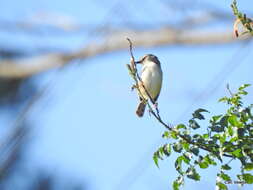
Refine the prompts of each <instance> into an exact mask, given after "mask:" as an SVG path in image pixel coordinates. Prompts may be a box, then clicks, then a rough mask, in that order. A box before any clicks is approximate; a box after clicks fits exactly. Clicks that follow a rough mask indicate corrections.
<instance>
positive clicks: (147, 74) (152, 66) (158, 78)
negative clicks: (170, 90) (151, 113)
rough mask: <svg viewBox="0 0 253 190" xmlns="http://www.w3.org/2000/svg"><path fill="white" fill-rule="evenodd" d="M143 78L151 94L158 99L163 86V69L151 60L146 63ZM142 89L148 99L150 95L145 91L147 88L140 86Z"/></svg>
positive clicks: (154, 98)
mask: <svg viewBox="0 0 253 190" xmlns="http://www.w3.org/2000/svg"><path fill="white" fill-rule="evenodd" d="M141 80H142V82H143V83H144V86H145V88H146V90H147V91H148V93H149V95H150V96H151V97H152V99H153V100H154V101H156V99H157V98H158V96H159V94H160V91H161V86H162V71H161V69H160V68H159V66H158V65H157V64H156V63H154V62H151V61H149V62H148V63H145V64H144V65H143V68H142V73H141ZM140 87H141V85H140ZM140 90H141V93H142V95H143V96H144V98H145V99H148V95H147V94H146V93H145V90H144V89H143V88H140Z"/></svg>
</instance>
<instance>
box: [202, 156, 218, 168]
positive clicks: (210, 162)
mask: <svg viewBox="0 0 253 190" xmlns="http://www.w3.org/2000/svg"><path fill="white" fill-rule="evenodd" d="M203 159H204V161H205V162H207V163H208V164H211V165H215V166H216V165H217V163H216V162H215V161H214V160H213V159H212V158H210V156H209V155H206V156H205V157H204V158H203Z"/></svg>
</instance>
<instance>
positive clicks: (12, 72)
mask: <svg viewBox="0 0 253 190" xmlns="http://www.w3.org/2000/svg"><path fill="white" fill-rule="evenodd" d="M154 34H155V35H154ZM126 36H129V37H130V38H131V39H135V46H136V47H146V48H148V47H157V46H166V45H176V44H179V45H203V44H224V43H231V42H234V41H235V40H236V39H235V37H233V35H232V31H225V32H222V33H218V32H214V31H211V32H201V31H196V30H193V31H190V30H187V31H182V30H174V29H171V28H161V29H157V30H149V31H125V32H119V33H116V32H115V33H113V34H111V35H110V36H109V37H107V39H106V41H104V42H102V43H91V44H89V45H88V46H86V47H85V48H81V49H80V50H77V51H76V52H73V53H69V54H66V53H54V54H45V55H40V56H36V57H29V58H25V59H18V60H16V59H15V60H14V59H6V60H3V61H1V62H0V77H6V78H25V77H29V76H32V75H35V74H38V73H41V72H45V71H47V70H50V69H53V68H58V67H62V66H64V65H65V64H67V63H70V61H72V60H75V59H86V58H90V57H94V56H98V55H101V54H104V53H110V52H114V51H119V50H124V49H127V48H128V45H127V44H126V43H125V41H124V40H125V37H126ZM247 38H249V36H245V37H244V38H241V39H247Z"/></svg>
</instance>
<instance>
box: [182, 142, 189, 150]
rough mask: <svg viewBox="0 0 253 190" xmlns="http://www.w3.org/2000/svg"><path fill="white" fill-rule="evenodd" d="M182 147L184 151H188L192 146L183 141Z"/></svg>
mask: <svg viewBox="0 0 253 190" xmlns="http://www.w3.org/2000/svg"><path fill="white" fill-rule="evenodd" d="M182 147H183V149H184V150H186V151H188V150H189V147H190V144H189V143H188V142H185V141H183V142H182Z"/></svg>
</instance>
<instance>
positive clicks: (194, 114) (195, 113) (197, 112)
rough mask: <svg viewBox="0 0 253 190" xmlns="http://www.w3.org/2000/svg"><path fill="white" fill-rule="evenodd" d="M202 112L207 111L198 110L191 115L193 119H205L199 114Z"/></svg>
mask: <svg viewBox="0 0 253 190" xmlns="http://www.w3.org/2000/svg"><path fill="white" fill-rule="evenodd" d="M202 112H209V111H207V110H205V109H202V108H199V109H197V110H196V111H195V112H194V113H193V114H192V116H193V118H196V119H200V120H203V119H205V117H204V116H203V115H202V114H201V113H202Z"/></svg>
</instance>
